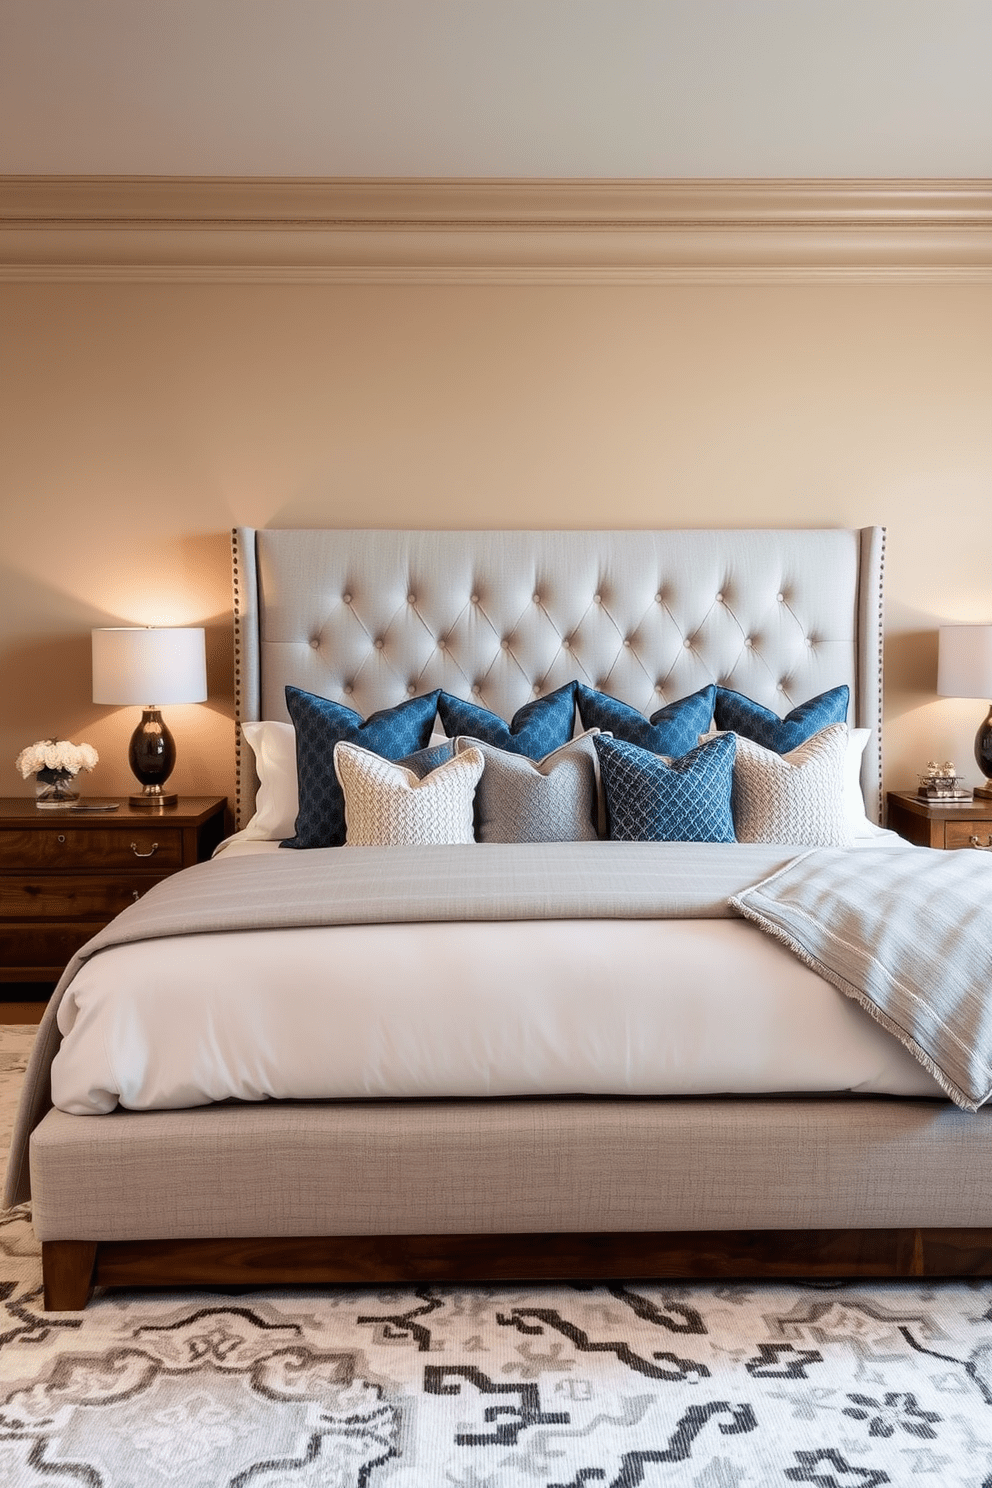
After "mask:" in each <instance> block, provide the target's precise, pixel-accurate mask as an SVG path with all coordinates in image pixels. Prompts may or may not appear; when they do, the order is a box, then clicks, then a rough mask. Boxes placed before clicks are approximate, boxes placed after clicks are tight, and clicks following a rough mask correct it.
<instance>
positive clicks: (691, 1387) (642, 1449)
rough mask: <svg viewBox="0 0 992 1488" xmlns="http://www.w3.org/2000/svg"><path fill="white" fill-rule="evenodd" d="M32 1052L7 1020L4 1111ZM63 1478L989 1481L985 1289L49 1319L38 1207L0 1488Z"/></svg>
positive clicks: (227, 1486) (10, 1296)
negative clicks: (37, 1231) (25, 1055)
mask: <svg viewBox="0 0 992 1488" xmlns="http://www.w3.org/2000/svg"><path fill="white" fill-rule="evenodd" d="M15 1033H16V1035H18V1036H19V1037H20V1038H21V1040H22V1042H25V1039H24V1034H23V1031H22V1030H19V1029H18V1030H15ZM23 1052H26V1050H25V1051H23ZM21 1054H22V1050H21V1049H20V1047H19V1046H17V1044H16V1041H15V1040H10V1041H8V1031H7V1030H0V1112H2V1114H3V1118H4V1120H9V1111H10V1109H11V1107H10V1101H9V1100H8V1096H9V1094H10V1089H11V1088H12V1087H13V1086H14V1085H15V1084H16V1080H17V1074H18V1071H17V1068H16V1066H17V1065H18V1063H20V1065H21V1067H23V1058H21V1057H20V1056H21ZM5 1055H10V1058H9V1060H5V1059H4V1056H5ZM94 1119H98V1118H94ZM3 1140H6V1136H5V1135H4V1137H3ZM53 1483H61V1484H65V1485H70V1484H73V1485H75V1484H79V1485H85V1488H249V1485H250V1488H352V1485H355V1488H386V1485H388V1488H435V1485H436V1488H514V1485H518V1484H519V1485H528V1488H583V1485H585V1484H591V1485H598V1484H602V1485H609V1488H636V1485H638V1484H644V1485H646V1488H661V1485H669V1484H678V1485H680V1488H681V1485H685V1488H689V1485H691V1488H785V1485H788V1484H795V1483H809V1484H815V1485H819V1488H873V1485H875V1484H883V1483H893V1484H906V1485H913V1488H929V1485H937V1484H940V1485H942V1488H945V1485H955V1488H992V1285H988V1284H985V1283H981V1284H978V1283H975V1284H962V1283H941V1284H937V1285H933V1284H930V1285H924V1284H920V1283H915V1282H908V1283H907V1282H898V1283H896V1282H893V1283H886V1284H875V1285H871V1286H864V1285H827V1286H824V1285H816V1286H803V1285H794V1284H790V1285H787V1286H786V1285H752V1284H746V1283H742V1284H739V1285H721V1286H718V1285H710V1286H700V1285H670V1284H669V1285H659V1284H652V1283H650V1282H642V1283H625V1284H623V1285H613V1286H586V1285H582V1286H568V1285H562V1286H556V1287H534V1286H519V1287H482V1286H480V1287H473V1288H465V1287H433V1286H432V1287H413V1288H385V1287H334V1288H331V1287H327V1288H320V1289H312V1290H311V1289H307V1290H303V1289H298V1290H293V1289H283V1290H279V1289H272V1290H266V1291H250V1292H249V1291H246V1292H241V1293H238V1294H236V1295H235V1294H231V1293H230V1292H227V1293H219V1292H216V1291H209V1290H206V1289H204V1290H198V1291H190V1292H184V1293H155V1292H140V1291H127V1292H98V1293H97V1294H96V1295H95V1296H94V1299H93V1301H92V1302H91V1303H90V1305H89V1307H88V1308H87V1309H86V1311H85V1312H83V1313H60V1314H53V1315H47V1314H45V1313H44V1312H43V1311H42V1310H41V1291H40V1265H39V1258H38V1251H37V1246H36V1244H35V1242H34V1237H33V1234H32V1232H31V1225H30V1214H29V1211H28V1208H27V1206H22V1207H20V1208H19V1209H15V1210H12V1211H10V1212H8V1213H7V1214H6V1215H4V1216H2V1218H0V1484H3V1485H4V1488H40V1485H41V1484H48V1485H51V1484H53Z"/></svg>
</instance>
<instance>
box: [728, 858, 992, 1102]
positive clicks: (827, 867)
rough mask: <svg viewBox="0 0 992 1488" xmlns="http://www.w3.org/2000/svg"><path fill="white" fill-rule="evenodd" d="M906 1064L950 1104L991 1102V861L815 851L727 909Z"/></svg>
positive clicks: (766, 880)
mask: <svg viewBox="0 0 992 1488" xmlns="http://www.w3.org/2000/svg"><path fill="white" fill-rule="evenodd" d="M731 902H732V905H733V907H734V908H735V909H737V910H739V912H740V913H741V914H742V915H744V916H745V917H746V918H747V919H749V920H753V921H754V923H755V924H756V925H759V926H760V927H761V928H762V929H763V930H765V931H767V932H768V934H770V935H773V936H775V938H776V939H778V940H780V941H781V942H782V943H783V944H784V945H786V946H788V947H789V949H790V950H792V951H794V952H795V954H796V955H797V956H799V957H800V958H801V959H802V960H803V961H804V962H806V964H807V965H808V966H810V967H812V969H813V970H814V971H816V972H818V973H819V974H820V976H822V977H825V978H826V980H827V981H828V982H831V983H832V984H833V986H835V987H837V988H839V989H840V991H841V992H843V993H844V994H845V995H846V996H847V997H850V998H853V1000H854V1001H855V1002H857V1003H859V1004H860V1006H861V1007H863V1008H864V1009H865V1011H866V1012H867V1013H869V1014H870V1016H871V1017H872V1018H874V1019H875V1020H876V1022H878V1023H880V1024H881V1025H882V1027H883V1028H886V1029H887V1030H888V1031H889V1032H890V1033H892V1034H894V1035H895V1037H896V1038H897V1039H899V1041H900V1042H901V1043H902V1044H904V1045H905V1046H906V1048H907V1049H908V1050H909V1051H910V1053H911V1054H913V1055H914V1056H915V1057H916V1058H917V1059H918V1060H919V1062H920V1063H921V1064H922V1065H923V1067H924V1069H926V1070H928V1071H929V1072H930V1074H931V1075H933V1077H934V1079H935V1080H936V1081H937V1083H938V1084H939V1085H940V1086H941V1088H942V1089H943V1090H945V1091H946V1092H947V1094H948V1095H949V1096H950V1097H951V1099H952V1100H953V1101H954V1102H955V1104H956V1105H959V1106H961V1107H963V1108H964V1109H965V1110H967V1111H977V1110H978V1109H979V1107H980V1106H983V1105H984V1104H985V1102H986V1101H987V1100H988V1099H989V1096H990V1095H992V856H987V855H986V854H984V853H977V852H934V851H933V850H932V849H930V848H925V847H909V846H908V845H907V846H904V847H903V849H902V850H901V851H899V852H893V851H892V850H891V848H890V847H889V845H888V844H886V845H885V846H881V847H877V848H865V849H862V850H861V851H859V852H858V853H856V854H854V855H852V854H851V853H850V852H847V851H845V850H844V849H837V848H828V849H820V850H814V851H812V852H809V853H807V854H805V855H803V856H802V857H800V858H797V859H795V860H794V861H793V862H791V863H789V864H787V865H786V866H785V867H784V868H781V869H779V870H778V871H777V872H775V873H773V874H772V875H771V876H770V877H769V878H767V879H765V881H764V882H763V883H759V884H756V885H755V886H754V887H753V888H749V889H746V890H745V891H744V892H743V893H740V894H737V895H735V896H734V898H733V899H732V901H731Z"/></svg>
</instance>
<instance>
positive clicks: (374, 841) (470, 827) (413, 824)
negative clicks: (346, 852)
mask: <svg viewBox="0 0 992 1488" xmlns="http://www.w3.org/2000/svg"><path fill="white" fill-rule="evenodd" d="M483 763H484V761H483V758H482V755H481V754H480V752H479V750H478V749H466V751H465V753H464V754H460V755H457V756H456V758H454V759H450V760H447V761H446V762H445V764H443V765H439V766H438V768H437V769H436V770H432V771H431V772H430V774H429V775H425V776H424V777H423V779H420V778H419V777H418V776H417V775H416V774H415V773H414V771H413V770H408V769H407V768H406V766H405V765H394V764H393V763H392V761H391V760H387V759H383V758H382V756H381V755H378V754H372V753H371V752H370V751H369V750H367V749H361V748H359V746H358V745H357V744H348V743H346V742H345V741H344V740H340V741H339V742H338V743H337V744H335V746H334V769H335V773H336V774H337V777H338V781H339V783H340V785H341V790H342V792H343V794H344V818H345V828H346V836H345V844H346V846H348V847H440V846H443V845H444V844H446V843H469V842H474V841H475V832H474V814H473V806H474V801H475V787H476V786H477V785H478V783H479V777H480V776H481V774H482V769H483Z"/></svg>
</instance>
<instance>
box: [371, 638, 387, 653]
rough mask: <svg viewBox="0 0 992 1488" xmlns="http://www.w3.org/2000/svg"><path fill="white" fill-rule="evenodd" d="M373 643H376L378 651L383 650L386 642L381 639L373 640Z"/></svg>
mask: <svg viewBox="0 0 992 1488" xmlns="http://www.w3.org/2000/svg"><path fill="white" fill-rule="evenodd" d="M373 644H374V646H375V649H376V650H377V651H381V650H382V648H383V645H384V642H383V641H381V640H380V641H374V642H373Z"/></svg>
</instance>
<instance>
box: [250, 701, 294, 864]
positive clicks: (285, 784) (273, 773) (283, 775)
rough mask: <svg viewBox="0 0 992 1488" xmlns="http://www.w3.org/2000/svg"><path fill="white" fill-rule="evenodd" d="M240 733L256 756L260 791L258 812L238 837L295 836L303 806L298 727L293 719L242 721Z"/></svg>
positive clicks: (270, 838)
mask: <svg viewBox="0 0 992 1488" xmlns="http://www.w3.org/2000/svg"><path fill="white" fill-rule="evenodd" d="M241 733H242V735H243V737H244V738H245V740H246V741H247V743H248V744H249V746H250V747H251V750H252V752H253V754H254V756H255V772H256V774H257V775H258V794H257V795H256V797H255V815H254V816H253V817H252V819H251V821H250V822H248V824H247V826H245V827H243V828H242V829H241V831H240V832H239V833H238V837H239V838H240V839H241V841H242V842H261V841H265V842H272V841H281V840H282V838H283V837H292V835H293V833H294V832H295V831H296V815H297V812H298V811H299V809H300V797H299V788H298V786H297V781H296V730H295V728H294V727H293V725H292V724H291V723H277V722H276V721H275V720H274V719H263V720H262V721H261V722H260V723H243V724H242V725H241Z"/></svg>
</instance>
